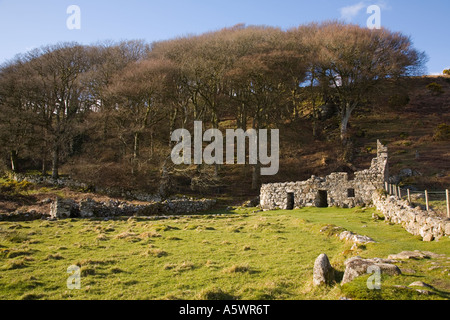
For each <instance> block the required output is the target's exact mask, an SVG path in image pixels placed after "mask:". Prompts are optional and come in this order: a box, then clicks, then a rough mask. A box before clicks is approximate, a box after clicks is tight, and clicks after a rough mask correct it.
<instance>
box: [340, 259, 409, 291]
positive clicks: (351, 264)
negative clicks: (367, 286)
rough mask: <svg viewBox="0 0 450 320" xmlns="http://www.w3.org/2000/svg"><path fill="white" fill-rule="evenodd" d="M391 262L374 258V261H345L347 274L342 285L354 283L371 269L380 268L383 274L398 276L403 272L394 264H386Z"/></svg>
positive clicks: (345, 273)
mask: <svg viewBox="0 0 450 320" xmlns="http://www.w3.org/2000/svg"><path fill="white" fill-rule="evenodd" d="M387 261H389V260H384V259H379V258H374V259H362V258H361V257H353V258H350V259H348V260H347V261H345V265H346V268H345V272H344V277H343V279H342V283H341V284H342V285H344V284H346V283H348V282H351V281H353V280H354V279H355V278H357V277H359V276H362V275H364V274H367V271H368V269H369V267H372V268H373V267H375V268H379V270H380V272H381V273H384V274H387V275H391V276H397V275H400V274H401V273H402V272H401V270H400V269H399V268H398V267H397V266H396V265H394V264H390V263H386V262H387Z"/></svg>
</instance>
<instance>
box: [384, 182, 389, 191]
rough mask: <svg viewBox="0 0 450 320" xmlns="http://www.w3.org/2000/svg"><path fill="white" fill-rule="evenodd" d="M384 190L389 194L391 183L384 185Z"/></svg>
mask: <svg viewBox="0 0 450 320" xmlns="http://www.w3.org/2000/svg"><path fill="white" fill-rule="evenodd" d="M384 190H386V192H388V193H389V183H387V182H385V183H384Z"/></svg>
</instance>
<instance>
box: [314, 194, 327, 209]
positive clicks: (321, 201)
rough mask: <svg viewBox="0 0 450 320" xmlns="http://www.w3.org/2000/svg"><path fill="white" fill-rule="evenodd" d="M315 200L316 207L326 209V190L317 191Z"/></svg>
mask: <svg viewBox="0 0 450 320" xmlns="http://www.w3.org/2000/svg"><path fill="white" fill-rule="evenodd" d="M317 198H318V199H317V207H319V208H328V192H327V191H326V190H319V193H318V195H317Z"/></svg>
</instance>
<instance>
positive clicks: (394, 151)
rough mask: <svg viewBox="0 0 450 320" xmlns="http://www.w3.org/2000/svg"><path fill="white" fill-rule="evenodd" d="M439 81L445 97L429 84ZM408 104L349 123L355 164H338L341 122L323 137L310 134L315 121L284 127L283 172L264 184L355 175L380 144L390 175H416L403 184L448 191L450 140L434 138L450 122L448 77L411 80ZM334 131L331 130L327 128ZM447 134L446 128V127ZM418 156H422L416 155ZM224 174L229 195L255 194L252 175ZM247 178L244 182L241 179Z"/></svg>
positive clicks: (237, 171)
mask: <svg viewBox="0 0 450 320" xmlns="http://www.w3.org/2000/svg"><path fill="white" fill-rule="evenodd" d="M432 82H436V83H438V84H441V85H442V88H443V93H442V94H439V95H436V94H433V93H431V92H430V91H429V90H428V89H427V88H426V86H427V85H428V84H429V83H432ZM406 85H407V87H408V95H409V98H410V102H409V103H408V104H407V105H405V106H402V107H388V106H386V105H384V106H381V107H377V108H374V109H375V110H368V111H367V112H360V113H357V114H355V115H354V116H353V117H352V118H351V120H350V127H351V132H352V135H353V143H354V148H355V157H354V160H353V161H352V163H350V164H349V163H345V162H343V161H341V160H340V157H339V155H340V147H339V142H338V127H337V124H336V122H337V119H336V118H333V119H330V120H327V121H324V122H322V123H321V124H320V125H321V126H322V127H323V128H325V129H323V131H322V133H321V136H320V137H319V138H314V137H313V135H312V128H311V123H310V122H309V121H306V120H305V121H299V122H298V123H293V124H289V125H286V126H285V127H284V128H280V139H281V147H280V150H281V153H280V171H279V173H278V174H277V175H275V176H269V177H263V178H262V179H263V182H265V183H271V182H284V181H301V180H305V179H308V178H309V177H311V175H316V176H325V175H328V174H329V173H331V172H334V171H346V172H350V173H351V172H352V171H356V170H361V169H366V168H368V167H370V162H371V160H372V159H373V158H374V157H375V156H376V141H377V139H379V140H381V141H382V142H383V143H385V144H387V146H388V148H389V165H390V174H391V175H398V174H399V173H400V171H401V170H402V169H411V170H412V171H414V172H416V175H415V176H413V177H408V179H403V181H402V183H403V184H404V185H410V186H412V187H415V188H417V189H418V190H424V189H425V188H429V189H437V190H444V189H446V188H448V186H449V185H450V172H449V170H450V162H449V161H448V159H449V156H450V141H449V140H448V131H447V140H442V141H440V140H436V139H435V138H434V137H435V135H436V133H437V131H438V127H439V126H440V125H441V124H447V125H449V124H450V77H422V78H412V79H408V80H407V84H406ZM326 128H330V129H328V130H327V129H326ZM447 130H448V129H447ZM416 152H418V157H416ZM225 170H226V172H227V173H226V174H224V177H225V179H226V180H227V183H226V184H227V185H229V186H230V187H229V188H228V189H227V192H228V193H230V195H236V196H238V195H246V194H247V195H256V194H257V192H253V193H252V192H249V190H250V189H251V188H250V177H249V176H250V172H248V173H247V176H245V174H243V173H242V172H245V170H242V169H240V168H226V169H225ZM243 178H244V179H243Z"/></svg>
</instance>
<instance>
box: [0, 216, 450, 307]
mask: <svg viewBox="0 0 450 320" xmlns="http://www.w3.org/2000/svg"><path fill="white" fill-rule="evenodd" d="M251 210H252V209H249V210H247V211H245V210H237V211H236V214H229V215H224V216H220V217H212V216H196V217H189V218H178V219H173V220H163V221H146V220H137V219H129V220H123V221H89V220H64V221H57V222H48V221H34V222H22V223H6V222H2V223H0V228H1V229H0V243H1V245H0V250H1V252H2V255H0V257H1V258H0V269H1V273H0V296H1V297H2V299H20V298H22V299H36V298H41V299H180V298H181V299H214V298H219V299H231V298H238V299H338V298H339V297H341V296H344V295H345V296H349V297H352V298H369V299H380V298H383V299H419V298H420V299H442V298H444V299H448V298H449V297H450V296H449V293H450V280H449V278H448V272H449V271H448V269H449V267H450V266H449V260H447V259H445V258H441V259H431V260H423V261H413V262H407V263H404V264H401V265H400V267H401V268H404V269H405V270H407V271H408V272H409V273H408V272H406V273H405V274H404V275H402V276H400V277H394V278H383V282H382V286H383V287H382V290H381V291H376V292H374V291H370V290H367V289H366V287H365V282H364V279H362V280H360V281H355V282H354V283H352V285H350V286H344V287H343V288H341V287H340V286H339V285H335V286H334V287H332V288H329V289H317V288H313V287H312V270H313V265H314V260H315V258H316V257H317V256H318V255H319V254H321V253H326V254H327V255H328V256H329V257H330V260H331V262H332V264H333V266H334V267H335V268H336V269H337V270H338V271H340V273H339V274H340V276H342V271H343V261H344V260H345V259H346V258H349V257H351V256H353V255H360V256H362V257H386V256H387V255H389V254H393V253H398V252H400V251H403V250H416V249H418V250H428V251H433V252H435V253H440V254H446V255H447V256H450V246H449V245H448V244H449V241H450V240H449V239H442V240H441V241H440V242H432V243H425V242H422V241H420V240H419V239H417V238H415V237H412V236H411V235H409V234H408V233H406V232H405V231H404V230H403V229H402V228H401V227H400V226H391V225H387V224H385V223H384V222H381V221H373V220H372V219H371V212H372V210H371V209H368V210H361V209H355V210H349V209H335V208H329V209H317V208H314V209H313V208H311V209H302V210H296V211H291V212H288V211H275V212H264V213H257V214H252V213H250V212H251ZM325 224H335V225H338V226H341V227H344V228H346V229H348V230H351V231H354V232H357V233H360V234H364V235H368V236H370V237H372V238H374V239H375V240H376V241H377V242H378V243H376V244H370V245H367V246H366V248H360V249H358V251H351V250H349V249H350V247H351V244H348V243H343V242H341V241H338V240H337V238H336V237H333V236H331V237H328V236H326V235H325V234H323V233H321V232H320V231H319V230H320V229H321V227H322V226H323V225H325ZM365 226H366V227H365ZM432 263H437V264H438V265H439V266H441V268H437V269H435V270H433V271H430V270H428V269H429V268H430V266H432ZM73 264H78V265H80V266H81V267H82V268H81V270H82V278H81V283H82V289H81V290H74V291H70V290H68V289H67V288H66V280H67V277H68V276H69V274H67V273H66V270H67V268H68V267H69V266H70V265H73ZM408 269H410V270H408ZM412 269H414V271H413V270H412ZM445 270H446V271H445ZM413 272H415V273H413ZM418 280H421V281H424V282H427V283H430V284H432V285H434V286H435V287H436V288H437V289H438V290H439V291H436V292H437V293H438V294H437V295H432V296H425V295H419V294H413V293H412V292H411V291H410V290H400V289H393V287H392V285H393V284H400V285H408V284H409V283H412V282H414V281H418Z"/></svg>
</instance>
